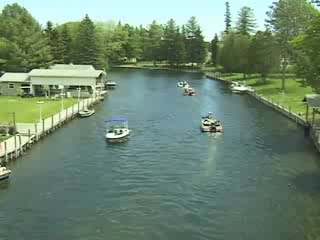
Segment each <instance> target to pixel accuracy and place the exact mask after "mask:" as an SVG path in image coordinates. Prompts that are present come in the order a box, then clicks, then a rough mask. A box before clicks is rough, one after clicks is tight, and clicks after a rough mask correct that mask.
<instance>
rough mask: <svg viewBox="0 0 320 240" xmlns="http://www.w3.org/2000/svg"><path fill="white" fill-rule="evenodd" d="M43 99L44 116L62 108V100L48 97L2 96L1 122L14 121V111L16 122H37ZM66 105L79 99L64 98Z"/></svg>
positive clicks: (0, 107)
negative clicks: (39, 102) (40, 102)
mask: <svg viewBox="0 0 320 240" xmlns="http://www.w3.org/2000/svg"><path fill="white" fill-rule="evenodd" d="M38 101H43V102H44V103H43V104H41V107H42V118H48V117H50V116H52V115H53V114H56V113H58V112H59V111H60V110H61V100H56V101H54V100H49V99H46V98H38V97H35V98H20V97H4V96H1V97H0V123H3V124H7V123H12V113H13V112H15V113H16V122H21V123H35V122H38V121H39V118H40V104H37V102H38ZM63 102H64V107H65V108H66V107H70V106H72V105H73V104H75V103H76V102H77V99H64V100H63Z"/></svg>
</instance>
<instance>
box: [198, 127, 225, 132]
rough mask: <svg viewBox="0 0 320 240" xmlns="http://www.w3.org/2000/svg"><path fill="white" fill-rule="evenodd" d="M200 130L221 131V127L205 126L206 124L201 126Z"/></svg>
mask: <svg viewBox="0 0 320 240" xmlns="http://www.w3.org/2000/svg"><path fill="white" fill-rule="evenodd" d="M201 131H202V132H212V133H216V132H223V128H222V127H221V126H219V127H207V126H201Z"/></svg>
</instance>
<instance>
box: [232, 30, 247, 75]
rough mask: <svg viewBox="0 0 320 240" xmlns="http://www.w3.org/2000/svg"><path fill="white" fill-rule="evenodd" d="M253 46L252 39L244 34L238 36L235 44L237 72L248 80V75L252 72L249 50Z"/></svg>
mask: <svg viewBox="0 0 320 240" xmlns="http://www.w3.org/2000/svg"><path fill="white" fill-rule="evenodd" d="M250 44H251V37H250V36H247V35H242V34H236V38H235V42H234V57H235V69H236V72H242V73H243V79H246V75H247V74H248V73H249V72H250V70H251V67H250V62H249V48H250Z"/></svg>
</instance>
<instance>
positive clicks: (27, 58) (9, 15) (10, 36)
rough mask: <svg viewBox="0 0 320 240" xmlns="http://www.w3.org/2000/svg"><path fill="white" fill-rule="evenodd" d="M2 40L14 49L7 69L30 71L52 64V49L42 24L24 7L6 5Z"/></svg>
mask: <svg viewBox="0 0 320 240" xmlns="http://www.w3.org/2000/svg"><path fill="white" fill-rule="evenodd" d="M0 29H1V31H0V38H2V39H5V40H6V41H7V42H9V43H10V45H11V46H12V47H13V49H12V51H11V53H10V54H9V55H7V56H8V57H9V59H6V64H5V65H6V68H7V69H15V70H16V71H29V70H31V67H32V68H37V67H46V66H48V65H50V64H51V63H52V56H51V54H50V48H49V46H48V45H47V43H46V38H45V35H44V34H43V33H42V31H41V27H40V24H39V23H38V22H37V21H36V20H35V19H34V18H33V17H32V16H31V14H30V13H29V12H28V11H27V10H26V9H25V8H23V7H21V6H19V5H18V4H16V3H14V4H12V5H6V6H5V7H4V8H3V10H2V13H1V14H0Z"/></svg>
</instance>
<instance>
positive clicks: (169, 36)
mask: <svg viewBox="0 0 320 240" xmlns="http://www.w3.org/2000/svg"><path fill="white" fill-rule="evenodd" d="M163 48H164V52H165V54H166V59H167V60H168V62H169V64H170V66H173V65H177V66H178V65H179V64H181V63H183V62H184V61H185V56H186V52H185V46H184V41H183V35H182V34H181V33H180V30H179V28H178V27H177V26H176V23H175V21H174V20H173V19H170V20H169V22H168V23H167V25H166V28H165V31H164V41H163Z"/></svg>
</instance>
